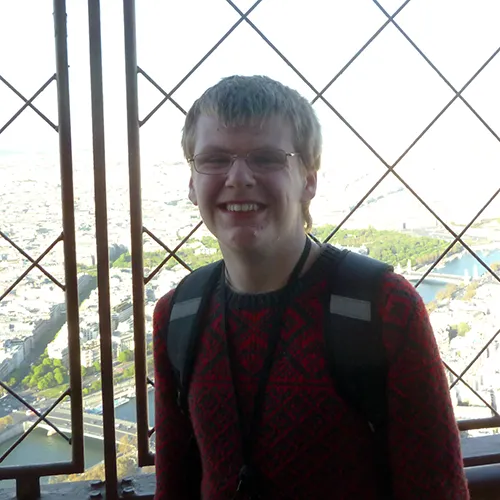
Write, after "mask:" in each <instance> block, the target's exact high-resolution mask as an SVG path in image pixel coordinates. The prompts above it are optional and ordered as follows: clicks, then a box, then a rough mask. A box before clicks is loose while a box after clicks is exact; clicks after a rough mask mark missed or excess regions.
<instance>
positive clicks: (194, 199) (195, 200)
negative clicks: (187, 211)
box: [188, 177, 198, 207]
mask: <svg viewBox="0 0 500 500" xmlns="http://www.w3.org/2000/svg"><path fill="white" fill-rule="evenodd" d="M188 198H189V200H190V201H191V203H192V204H193V205H194V206H196V207H197V206H198V197H197V196H196V190H195V188H194V182H193V177H190V179H189V195H188Z"/></svg>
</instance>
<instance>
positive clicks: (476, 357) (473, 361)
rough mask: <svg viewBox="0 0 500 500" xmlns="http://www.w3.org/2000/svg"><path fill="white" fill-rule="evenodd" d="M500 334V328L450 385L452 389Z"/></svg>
mask: <svg viewBox="0 0 500 500" xmlns="http://www.w3.org/2000/svg"><path fill="white" fill-rule="evenodd" d="M499 334H500V329H499V330H497V332H496V333H495V334H494V335H493V337H491V339H490V340H489V341H488V342H487V343H486V344H485V345H484V347H483V348H482V349H481V350H480V351H479V352H478V353H477V354H476V356H474V359H473V360H472V361H471V362H470V363H469V364H468V365H467V366H466V367H465V368H464V370H463V371H462V373H461V374H460V376H459V377H458V378H457V379H456V380H454V381H453V383H452V384H451V385H450V390H451V389H453V387H455V386H456V385H457V383H458V381H459V380H461V379H462V377H463V376H464V375H465V374H466V373H467V372H468V371H469V369H470V368H471V367H472V365H474V363H475V362H476V361H477V360H478V359H479V358H480V357H481V355H482V354H483V352H484V351H486V349H488V347H489V346H490V345H491V344H492V343H493V341H494V340H495V339H496V338H497V337H498V335H499Z"/></svg>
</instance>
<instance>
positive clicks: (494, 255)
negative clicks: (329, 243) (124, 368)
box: [0, 250, 500, 487]
mask: <svg viewBox="0 0 500 500" xmlns="http://www.w3.org/2000/svg"><path fill="white" fill-rule="evenodd" d="M477 253H478V255H479V257H481V259H483V260H484V262H486V263H487V264H492V263H493V262H500V250H494V251H489V252H477ZM475 267H476V268H477V271H476V270H475ZM466 271H467V272H468V273H469V275H470V276H473V275H474V273H475V272H477V274H479V275H480V276H481V275H482V274H484V273H485V272H487V271H486V270H485V269H484V268H483V266H481V265H480V264H479V263H478V262H477V261H476V260H475V258H474V257H472V256H471V255H469V254H466V255H464V256H462V257H459V258H456V259H453V260H451V261H450V262H447V263H446V264H445V265H444V266H443V267H441V268H440V269H438V272H440V273H444V274H454V275H459V276H464V274H465V272H466ZM444 286H445V285H439V284H435V283H433V284H429V283H425V282H423V283H422V284H421V285H419V287H418V288H417V289H418V291H419V293H420V295H421V296H422V298H423V299H424V301H425V302H426V303H427V302H430V301H432V300H433V299H434V298H435V296H436V293H437V292H438V291H439V290H440V289H442V288H443V287H444ZM148 398H149V409H150V412H149V422H150V425H151V426H152V425H153V422H154V397H153V391H150V392H149V396H148ZM115 415H116V418H117V419H121V420H128V421H130V422H135V418H136V417H135V398H132V399H131V400H130V401H129V402H128V403H126V404H124V405H122V406H120V407H118V408H117V409H116V411H115ZM13 442H14V440H12V441H9V442H6V443H4V444H2V445H0V455H1V454H2V453H3V452H4V451H5V450H7V449H8V448H9V446H10V445H11V444H12V443H13ZM70 453H71V450H70V446H69V445H68V444H67V443H66V442H65V441H64V440H63V439H62V438H61V437H60V436H57V435H55V436H52V437H47V435H46V432H45V431H42V430H38V431H35V432H33V433H32V434H31V435H30V436H28V438H26V439H25V440H24V441H23V443H22V444H21V445H20V446H19V447H18V448H17V449H16V450H14V451H13V452H12V454H11V455H10V456H9V457H7V459H6V460H5V461H4V462H3V463H2V466H7V465H25V464H40V463H47V462H52V461H64V460H69V458H70ZM101 460H103V443H102V442H101V441H98V440H94V439H85V464H86V467H91V466H92V465H95V464H96V463H98V462H100V461H101ZM42 481H43V480H42ZM7 483H10V481H2V482H0V487H2V486H5V485H6V484H7Z"/></svg>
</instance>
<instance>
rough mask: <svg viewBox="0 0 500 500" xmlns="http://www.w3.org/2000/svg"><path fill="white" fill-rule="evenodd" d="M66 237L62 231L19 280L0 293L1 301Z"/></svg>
mask: <svg viewBox="0 0 500 500" xmlns="http://www.w3.org/2000/svg"><path fill="white" fill-rule="evenodd" d="M63 239H64V236H63V233H61V234H60V235H59V236H58V237H57V238H56V239H55V240H54V241H53V242H52V243H51V244H50V245H49V246H48V247H47V248H46V249H45V251H44V252H43V253H42V254H41V255H40V257H38V259H36V260H34V261H33V263H32V264H31V266H29V267H28V269H26V271H24V272H23V274H21V276H19V278H17V280H16V281H15V282H14V283H13V284H12V285H11V286H10V287H9V288H8V289H7V290H6V291H5V292H4V293H3V294H2V295H0V301H2V300H3V299H4V298H5V297H7V295H9V293H10V292H12V290H14V288H15V287H16V286H17V285H18V284H19V283H20V282H21V281H22V280H23V279H24V278H25V276H26V275H27V274H28V273H29V272H30V271H31V270H32V269H34V268H35V267H38V264H39V263H40V262H41V260H42V259H43V258H44V257H45V256H46V255H47V254H48V253H49V252H50V251H51V250H52V249H53V248H54V247H55V246H56V245H57V244H58V243H59V242H60V241H62V240H63Z"/></svg>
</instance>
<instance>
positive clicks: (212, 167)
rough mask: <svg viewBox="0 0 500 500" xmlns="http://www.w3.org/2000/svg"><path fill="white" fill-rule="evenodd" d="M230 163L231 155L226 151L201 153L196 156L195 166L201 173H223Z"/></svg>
mask: <svg viewBox="0 0 500 500" xmlns="http://www.w3.org/2000/svg"><path fill="white" fill-rule="evenodd" d="M230 165H231V155H229V154H225V153H201V154H199V155H196V156H195V157H194V167H195V169H196V170H197V171H198V172H200V173H201V174H213V175H216V174H223V173H226V172H227V171H228V170H229V167H230Z"/></svg>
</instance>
